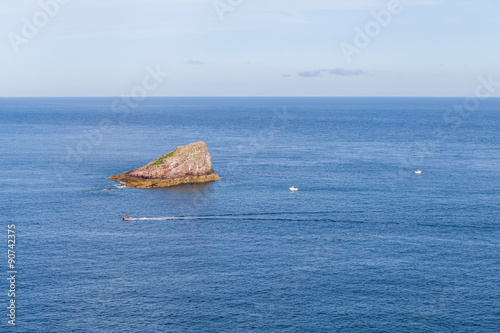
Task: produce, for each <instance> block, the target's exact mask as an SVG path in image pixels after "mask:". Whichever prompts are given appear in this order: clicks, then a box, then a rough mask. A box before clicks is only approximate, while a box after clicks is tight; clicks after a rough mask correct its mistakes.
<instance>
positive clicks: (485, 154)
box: [0, 97, 500, 332]
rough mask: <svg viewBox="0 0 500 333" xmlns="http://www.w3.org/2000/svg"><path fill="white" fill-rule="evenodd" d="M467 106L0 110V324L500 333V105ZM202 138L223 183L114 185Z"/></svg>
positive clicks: (68, 105)
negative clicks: (127, 173)
mask: <svg viewBox="0 0 500 333" xmlns="http://www.w3.org/2000/svg"><path fill="white" fill-rule="evenodd" d="M475 102H477V103H472V104H471V103H470V99H469V100H466V99H463V98H286V97H283V98H201V97H200V98H180V97H178V98H152V97H151V98H146V99H143V100H126V99H123V98H1V99H0V142H1V144H0V156H1V164H2V168H1V169H0V203H1V210H0V217H1V228H0V229H1V230H2V231H1V232H2V234H3V236H2V237H1V239H2V245H1V246H2V248H3V249H4V250H3V255H1V256H0V267H2V274H1V276H3V279H2V280H3V282H2V283H1V284H0V288H1V289H2V290H1V291H0V294H1V295H2V296H1V297H0V301H1V304H2V305H1V306H0V309H2V310H0V321H1V323H0V331H1V332H11V331H12V332H498V331H499V330H500V136H499V133H500V99H484V100H477V101H475ZM464 106H465V107H464ZM197 141H204V142H206V144H207V146H208V149H209V152H210V154H211V157H212V163H213V168H214V170H215V172H216V173H217V174H219V176H220V180H218V181H216V182H212V183H203V184H192V185H180V186H176V187H171V188H161V189H135V188H119V186H117V185H119V183H117V182H115V181H112V180H109V179H108V177H110V176H113V175H115V174H118V173H121V172H124V171H128V170H131V169H135V168H138V167H141V166H143V165H145V164H146V163H148V162H150V161H153V160H155V159H156V158H157V157H159V156H162V155H164V154H166V153H168V152H170V151H172V150H174V149H175V148H176V147H177V146H182V145H186V144H189V143H192V142H197ZM417 170H421V171H422V173H421V174H416V173H415V171H417ZM291 186H295V187H297V188H298V191H296V192H291V191H290V190H289V187H291ZM109 189H110V190H109ZM122 216H131V217H132V218H133V220H130V221H122ZM12 225H14V228H12ZM9 227H10V228H9ZM9 230H13V231H15V240H16V242H15V246H12V247H11V248H14V252H15V253H13V254H14V256H11V257H10V259H12V258H14V262H12V261H11V264H12V265H13V266H10V267H9V266H8V258H9V257H8V250H9V249H11V248H8V244H12V243H8V239H10V238H8V235H9V234H13V233H12V232H9ZM11 238H12V237H11ZM11 271H15V273H9V272H11ZM11 275H15V283H14V289H15V297H14V296H13V297H11V296H8V294H9V293H8V292H9V290H10V289H9V288H11V287H12V284H11V283H10V282H11V281H10V280H7V278H8V277H10V276H11ZM12 299H13V300H15V311H14V312H15V322H14V323H15V325H12V323H9V321H10V320H11V317H9V313H11V311H10V310H9V309H8V307H9V305H10V303H9V302H11V300H12Z"/></svg>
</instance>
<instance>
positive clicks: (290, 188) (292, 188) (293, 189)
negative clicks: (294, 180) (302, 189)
mask: <svg viewBox="0 0 500 333" xmlns="http://www.w3.org/2000/svg"><path fill="white" fill-rule="evenodd" d="M288 189H289V190H290V191H292V192H295V191H298V190H299V189H298V188H296V187H295V186H292V187H289V188H288Z"/></svg>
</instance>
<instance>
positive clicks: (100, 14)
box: [0, 0, 500, 96]
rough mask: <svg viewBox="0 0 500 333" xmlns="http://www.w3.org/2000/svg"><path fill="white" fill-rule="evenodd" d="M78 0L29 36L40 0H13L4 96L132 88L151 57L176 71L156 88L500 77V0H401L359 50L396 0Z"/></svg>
mask: <svg viewBox="0 0 500 333" xmlns="http://www.w3.org/2000/svg"><path fill="white" fill-rule="evenodd" d="M51 1H52V2H53V1H56V0H41V2H44V3H49V2H51ZM60 1H61V2H63V1H62V0H60ZM66 1H67V2H68V3H67V4H65V5H61V6H60V9H59V10H58V11H57V12H56V13H55V14H54V16H53V17H50V18H49V20H48V21H47V24H46V25H45V26H43V27H41V28H39V31H38V32H37V33H35V34H34V36H28V37H29V38H26V35H23V31H22V29H23V26H24V25H25V24H26V23H25V21H23V18H27V19H28V20H29V21H30V22H33V16H34V15H35V17H38V19H40V20H42V21H40V22H42V23H43V19H44V14H43V13H42V14H40V12H41V10H42V9H41V7H40V4H39V1H32V0H24V1H2V3H1V4H0V31H1V35H2V36H1V39H0V49H1V53H0V64H1V65H0V66H1V67H0V75H1V79H0V96H119V95H123V94H129V93H130V91H131V89H132V88H133V87H134V86H136V85H140V84H141V82H142V80H143V78H144V76H145V75H147V71H146V67H148V66H149V67H151V68H154V67H156V66H160V67H161V68H162V69H163V70H164V71H168V72H169V73H170V75H169V77H167V78H166V79H165V80H164V82H163V83H162V84H161V85H160V86H159V87H158V88H156V89H154V90H152V91H150V92H149V94H150V95H151V96H470V95H472V94H473V93H474V88H475V87H476V85H477V84H478V79H477V78H478V76H480V75H482V76H485V77H487V76H489V75H493V77H494V78H496V81H500V1H498V0H476V1H471V0H407V1H403V0H401V3H402V8H403V10H402V12H401V13H399V14H395V15H392V17H391V22H390V23H389V24H388V25H387V26H386V27H382V29H381V31H380V33H379V34H376V35H375V36H374V37H373V38H371V42H370V45H368V46H367V47H365V48H360V49H359V54H356V55H354V56H353V57H352V59H351V60H352V61H351V62H348V61H347V59H346V58H345V57H344V55H343V53H342V51H341V48H340V44H341V43H342V42H344V43H349V44H351V45H354V37H355V32H354V28H355V27H359V28H361V29H364V28H365V26H366V25H367V24H368V23H369V22H371V21H374V18H373V17H372V15H371V12H372V11H377V12H378V11H380V10H384V9H386V8H387V4H388V3H389V2H390V1H394V0H387V1H382V0H338V1H336V0H330V1H328V0H302V1H299V0H276V1H273V0H267V1H264V0H243V1H241V4H239V5H238V4H237V3H238V1H237V0H233V1H232V3H236V6H234V8H233V10H232V11H230V12H229V11H228V12H225V13H224V15H223V16H224V20H221V19H220V17H219V15H218V13H217V11H216V10H215V9H214V6H213V4H214V1H213V0H108V1H106V0H100V1H98V0H70V1H68V0H66ZM216 1H220V2H222V3H228V2H231V1H230V0H216ZM37 15H38V16H37ZM47 17H48V16H47ZM19 38H24V39H19ZM13 41H15V42H13ZM20 41H22V42H20ZM13 45H14V47H13ZM16 47H17V49H18V50H17V51H18V52H15V49H16ZM495 96H500V88H499V89H497V92H495Z"/></svg>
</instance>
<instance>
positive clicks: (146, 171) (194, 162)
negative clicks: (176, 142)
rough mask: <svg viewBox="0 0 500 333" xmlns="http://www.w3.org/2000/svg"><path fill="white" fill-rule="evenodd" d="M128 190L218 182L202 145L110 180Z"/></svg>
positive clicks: (191, 144) (205, 148)
mask: <svg viewBox="0 0 500 333" xmlns="http://www.w3.org/2000/svg"><path fill="white" fill-rule="evenodd" d="M109 179H113V180H116V181H120V182H122V183H125V184H126V186H128V187H138V188H150V187H168V186H173V185H178V184H185V183H204V182H210V181H214V180H218V179H219V176H218V175H217V174H215V173H214V169H213V168H212V160H211V157H210V154H209V152H208V148H207V145H206V143H205V142H202V141H200V142H194V143H190V144H188V145H186V146H180V147H177V149H175V150H174V151H171V152H170V153H168V154H166V155H163V156H161V157H159V158H157V159H156V160H154V161H152V162H150V163H148V164H147V165H145V166H143V167H141V168H139V169H135V170H132V171H127V172H124V173H121V174H119V175H116V176H113V177H110V178H109Z"/></svg>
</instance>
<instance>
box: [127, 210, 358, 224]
mask: <svg viewBox="0 0 500 333" xmlns="http://www.w3.org/2000/svg"><path fill="white" fill-rule="evenodd" d="M332 213H334V212H295V213H259V214H228V215H202V216H165V217H130V216H124V217H123V220H124V221H171V220H227V219H231V220H246V221H250V220H254V221H255V220H257V221H318V222H319V221H330V222H357V223H364V221H341V220H334V219H331V218H330V217H329V216H328V215H330V214H332ZM315 215H316V216H315Z"/></svg>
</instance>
